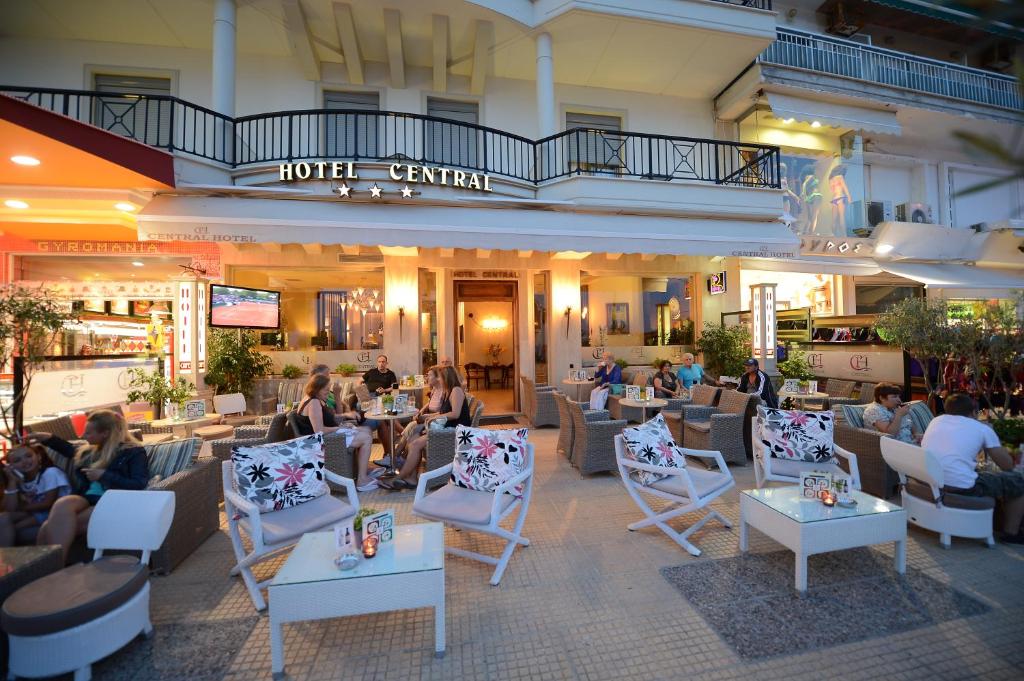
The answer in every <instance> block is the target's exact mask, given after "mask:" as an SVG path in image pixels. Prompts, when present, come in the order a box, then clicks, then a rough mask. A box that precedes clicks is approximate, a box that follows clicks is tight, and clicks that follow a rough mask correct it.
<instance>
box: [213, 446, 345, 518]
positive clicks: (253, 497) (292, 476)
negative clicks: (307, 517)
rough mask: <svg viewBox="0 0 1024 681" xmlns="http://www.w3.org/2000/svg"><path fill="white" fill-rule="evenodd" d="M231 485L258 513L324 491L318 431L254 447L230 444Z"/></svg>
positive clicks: (294, 503)
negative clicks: (232, 466) (254, 506)
mask: <svg viewBox="0 0 1024 681" xmlns="http://www.w3.org/2000/svg"><path fill="white" fill-rule="evenodd" d="M231 462H232V464H233V465H234V469H235V480H234V486H235V489H236V490H237V491H238V493H239V494H241V495H242V496H243V497H245V498H246V499H248V500H249V501H251V502H252V503H254V504H256V506H257V507H258V508H259V509H260V512H261V513H267V512H269V511H279V510H282V509H285V508H289V507H291V506H298V505H299V504H303V503H307V502H309V501H311V500H313V499H316V498H318V497H321V496H323V495H325V494H328V493H329V492H330V490H329V489H328V488H327V482H326V481H325V480H324V473H323V470H324V439H323V435H322V434H321V433H314V434H313V435H306V436H303V437H298V438H295V439H294V440H286V441H284V442H275V443H273V444H265V445H256V446H254V447H240V446H237V445H236V446H234V447H232V448H231Z"/></svg>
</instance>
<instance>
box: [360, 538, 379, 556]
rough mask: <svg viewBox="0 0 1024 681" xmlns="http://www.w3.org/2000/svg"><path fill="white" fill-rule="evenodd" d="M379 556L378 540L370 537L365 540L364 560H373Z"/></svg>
mask: <svg viewBox="0 0 1024 681" xmlns="http://www.w3.org/2000/svg"><path fill="white" fill-rule="evenodd" d="M376 555H377V538H376V537H373V536H370V537H367V538H366V539H364V540H363V558H373V557H374V556H376Z"/></svg>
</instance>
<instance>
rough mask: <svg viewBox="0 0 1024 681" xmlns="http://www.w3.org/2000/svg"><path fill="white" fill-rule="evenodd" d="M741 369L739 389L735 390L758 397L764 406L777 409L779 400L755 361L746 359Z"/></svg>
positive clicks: (766, 375) (770, 383)
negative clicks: (742, 370) (742, 371)
mask: <svg viewBox="0 0 1024 681" xmlns="http://www.w3.org/2000/svg"><path fill="white" fill-rule="evenodd" d="M743 368H744V371H745V373H744V374H743V376H742V377H740V387H739V388H737V390H739V391H740V392H741V393H754V394H756V395H760V396H761V399H762V400H764V403H765V405H766V406H768V407H771V408H772V409H778V408H779V398H778V397H776V396H775V388H774V387H772V382H771V379H769V378H768V374H766V373H764V372H763V371H761V369H760V367H759V365H758V363H757V360H756V359H754V358H750V359H748V360H747V361H746V362H744V363H743Z"/></svg>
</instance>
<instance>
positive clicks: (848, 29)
mask: <svg viewBox="0 0 1024 681" xmlns="http://www.w3.org/2000/svg"><path fill="white" fill-rule="evenodd" d="M862 28H864V21H863V19H861V18H860V17H859V16H856V15H854V14H852V13H850V12H849V11H847V9H846V7H844V6H843V3H842V2H837V3H836V6H835V7H833V8H832V11H831V12H830V13H829V15H828V29H827V31H828V32H829V33H831V34H832V35H841V36H843V37H845V38H849V37H850V36H852V35H853V34H855V33H857V32H859V31H860V29H862Z"/></svg>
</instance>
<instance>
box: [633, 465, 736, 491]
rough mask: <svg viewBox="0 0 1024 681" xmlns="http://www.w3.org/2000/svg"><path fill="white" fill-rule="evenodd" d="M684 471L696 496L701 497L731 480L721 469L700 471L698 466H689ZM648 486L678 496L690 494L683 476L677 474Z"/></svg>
mask: <svg viewBox="0 0 1024 681" xmlns="http://www.w3.org/2000/svg"><path fill="white" fill-rule="evenodd" d="M686 472H687V473H688V474H689V476H690V480H691V481H692V482H693V486H694V488H695V489H696V490H697V494H698V496H700V497H701V498H703V497H706V496H708V495H709V494H712V493H714V492H716V491H718V490H720V489H722V488H723V487H726V486H727V485H728V484H729V483H730V482H732V476H731V475H729V474H728V473H722V472H721V471H702V470H701V469H699V468H695V467H693V466H690V467H689V468H687V469H686ZM649 486H650V487H651V488H652V489H656V490H658V491H660V492H668V493H669V494H674V495H676V496H679V497H689V496H690V491H689V490H688V489H687V488H686V483H685V482H683V478H682V477H681V476H679V475H670V476H668V477H666V478H663V479H661V480H658V481H657V482H654V483H651V485H649Z"/></svg>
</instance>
